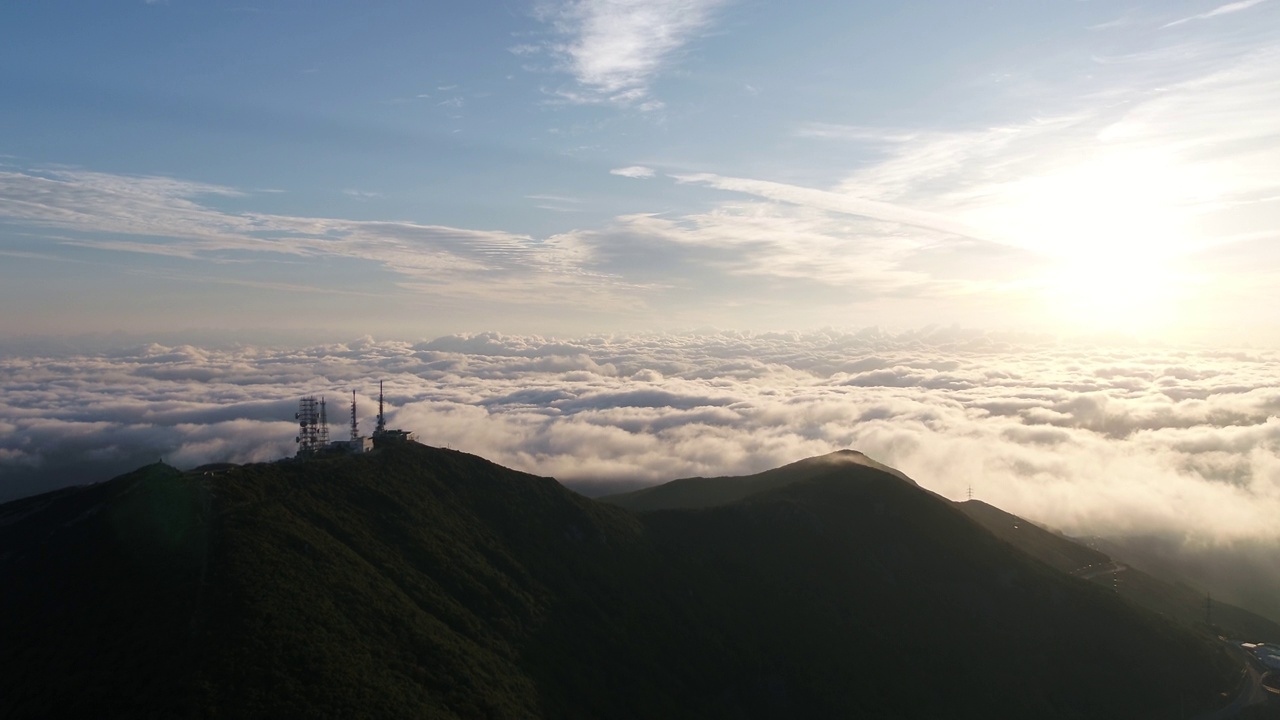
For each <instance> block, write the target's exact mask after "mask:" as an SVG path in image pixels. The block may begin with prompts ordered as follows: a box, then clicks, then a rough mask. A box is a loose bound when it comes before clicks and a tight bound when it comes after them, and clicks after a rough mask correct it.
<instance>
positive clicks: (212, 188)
mask: <svg viewBox="0 0 1280 720" xmlns="http://www.w3.org/2000/svg"><path fill="white" fill-rule="evenodd" d="M0 40H2V42H0V91H3V93H4V96H5V98H6V100H5V102H4V103H3V105H2V106H0V303H3V305H4V307H5V308H6V310H7V312H5V313H4V314H3V317H0V338H15V337H17V336H25V335H33V334H39V335H46V334H51V335H62V334H79V333H87V332H111V331H115V330H121V331H125V332H129V333H135V334H140V335H147V334H155V333H173V332H191V333H194V334H199V333H202V332H203V333H212V332H218V331H220V332H242V331H243V332H250V331H252V332H255V333H258V336H264V335H266V336H270V335H271V334H272V333H279V334H281V335H283V334H284V333H290V332H292V333H301V334H304V335H306V334H310V335H315V336H328V337H331V338H332V337H351V336H353V335H355V334H363V333H374V334H376V335H379V336H394V337H409V338H417V337H429V336H435V335H439V334H443V333H451V332H465V331H480V330H499V331H503V332H522V333H543V334H580V333H591V332H612V331H618V332H630V331H643V330H659V329H679V328H693V327H702V326H717V327H728V328H738V329H746V330H779V329H800V330H802V329H809V328H818V327H824V326H836V327H860V326H867V325H880V326H885V327H899V328H902V327H919V326H923V325H927V324H930V323H941V324H953V323H954V324H959V325H962V326H965V327H978V328H990V329H995V330H1002V329H1014V330H1036V331H1043V332H1050V333H1076V334H1079V333H1086V334H1087V333H1090V332H1104V333H1112V332H1119V333H1129V334H1140V335H1149V336H1154V337H1160V338H1164V337H1168V338H1183V337H1190V338H1218V337H1231V338H1233V339H1248V340H1262V339H1266V340H1268V341H1271V340H1280V333H1278V332H1277V331H1278V330H1280V326H1277V323H1276V322H1275V320H1274V308H1275V307H1276V303H1277V300H1280V297H1277V295H1280V292H1278V291H1277V289H1276V288H1278V287H1280V284H1278V283H1277V282H1276V281H1277V280H1278V279H1280V278H1277V277H1276V269H1277V268H1278V267H1280V264H1277V260H1280V243H1278V242H1277V240H1280V238H1277V237H1276V228H1277V227H1280V170H1277V169H1276V168H1280V135H1277V130H1276V129H1277V128H1280V2H1277V1H1275V0H1242V1H1239V2H1232V3H1222V2H1212V1H1211V2H1158V3H1157V2H1149V3H1140V2H1081V1H1076V0H1059V1H1057V2H994V3H993V2H983V3H977V2H967V1H966V2H946V3H943V2H897V3H834V2H833V3H825V2H824V3H808V4H805V5H803V6H797V5H795V4H792V3H777V2H763V1H760V0H752V1H747V0H739V1H736V2H735V1H732V0H718V1H711V0H652V1H650V2H629V1H615V2H604V1H601V0H577V1H573V2H564V1H562V2H514V1H513V2H505V3H456V4H453V3H449V4H446V3H422V2H384V3H377V4H376V6H370V4H368V3H353V2H258V3H250V4H244V5H232V4H229V3H215V2H204V1H196V0H168V1H167V2H142V1H141V0H139V1H137V2H96V3H88V2H57V1H48V2H32V1H20V2H11V3H6V4H5V5H4V6H3V8H0Z"/></svg>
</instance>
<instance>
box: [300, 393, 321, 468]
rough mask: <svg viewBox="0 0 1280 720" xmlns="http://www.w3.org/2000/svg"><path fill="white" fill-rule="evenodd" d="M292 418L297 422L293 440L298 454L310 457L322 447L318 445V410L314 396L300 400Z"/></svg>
mask: <svg viewBox="0 0 1280 720" xmlns="http://www.w3.org/2000/svg"><path fill="white" fill-rule="evenodd" d="M293 417H294V419H296V420H297V421H298V437H296V438H294V442H296V443H298V454H299V455H310V454H312V453H314V452H316V451H317V450H319V449H320V448H321V447H323V445H321V443H320V410H319V407H318V406H317V404H316V398H315V396H314V395H308V396H306V397H304V398H302V401H301V402H299V403H298V412H297V413H296V414H295V415H294V416H293Z"/></svg>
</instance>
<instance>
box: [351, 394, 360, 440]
mask: <svg viewBox="0 0 1280 720" xmlns="http://www.w3.org/2000/svg"><path fill="white" fill-rule="evenodd" d="M351 439H352V440H353V441H355V440H359V439H360V426H359V425H358V424H357V423H356V391H355V390H352V391H351Z"/></svg>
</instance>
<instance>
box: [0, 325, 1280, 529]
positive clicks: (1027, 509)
mask: <svg viewBox="0 0 1280 720" xmlns="http://www.w3.org/2000/svg"><path fill="white" fill-rule="evenodd" d="M0 376H3V377H4V378H5V381H4V386H5V390H6V392H5V395H4V400H3V404H0V498H12V497H16V496H20V495H25V494H30V493H33V492H37V491H39V490H43V489H51V488H52V487H54V486H57V485H64V484H70V483H76V482H86V481H93V480H100V479H104V478H105V477H106V476H109V475H110V474H113V473H117V472H122V471H124V470H128V469H131V468H132V467H133V466H136V465H138V464H141V463H144V462H153V461H154V460H156V459H157V458H158V457H160V456H163V457H164V459H165V460H166V461H168V462H171V463H173V464H176V465H179V466H185V467H191V466H195V465H198V464H201V463H205V462H217V461H231V462H248V461H261V460H270V459H273V458H277V457H282V456H285V455H288V454H291V453H292V451H293V436H294V434H295V429H294V426H293V422H292V417H293V412H294V411H295V409H296V403H297V398H298V397H299V396H301V395H303V394H309V393H318V394H324V395H327V396H328V397H329V398H330V399H331V400H332V401H333V402H334V403H335V404H336V406H337V407H338V408H343V409H345V408H344V403H345V400H344V397H345V396H346V394H347V393H349V392H350V390H351V389H355V390H357V391H358V393H359V398H360V400H359V402H360V409H361V416H362V424H363V427H364V428H365V430H366V431H367V430H368V429H370V428H371V427H372V415H373V414H374V413H375V412H376V403H375V402H374V398H373V397H371V393H373V391H374V390H375V388H376V382H377V380H378V379H385V380H386V382H387V392H388V396H389V399H390V401H391V410H390V412H389V421H390V423H391V424H392V426H399V427H405V428H408V429H413V430H416V431H418V432H419V433H420V434H421V436H422V438H423V440H424V441H425V442H427V443H428V444H432V445H438V446H449V447H453V448H457V449H461V450H465V451H468V452H473V453H477V454H480V455H483V456H485V457H488V458H490V459H492V460H494V461H496V462H499V463H502V464H504V465H508V466H511V467H515V468H518V469H522V470H527V471H530V472H535V473H539V474H544V475H552V476H555V477H557V478H559V479H561V480H562V481H565V482H567V483H569V484H571V485H572V484H578V485H579V486H583V487H585V486H591V487H593V488H594V489H597V490H598V489H600V488H602V487H608V486H612V487H617V488H629V487H634V486H635V484H637V483H650V482H659V481H665V480H670V479H673V478H676V477H683V476H692V475H720V474H740V473H750V472H755V471H759V470H764V469H767V468H770V467H775V466H777V465H781V464H783V463H787V462H791V461H794V460H797V459H800V458H803V457H807V456H812V455H817V454H820V453H825V452H830V451H832V450H835V449H839V448H855V449H859V450H862V451H864V452H866V453H868V454H869V455H871V456H872V457H874V458H876V459H877V460H880V461H882V462H885V463H888V464H890V465H893V466H895V467H898V468H900V469H902V470H903V471H904V472H906V473H908V474H909V475H911V476H912V477H914V478H915V479H916V480H917V481H919V482H920V483H921V484H922V485H924V486H925V487H928V488H930V489H932V490H935V491H936V492H939V493H941V494H943V495H945V496H948V497H952V498H960V497H963V496H964V495H965V493H966V492H967V489H968V488H969V487H970V486H972V488H973V490H974V493H975V496H976V497H978V498H981V499H984V500H987V501H989V502H991V503H993V504H995V505H998V506H1000V507H1004V508H1006V509H1008V510H1010V511H1012V512H1015V513H1019V514H1023V515H1026V516H1029V517H1031V518H1034V519H1038V520H1041V521H1044V522H1047V523H1050V524H1052V525H1055V526H1057V527H1060V528H1062V529H1064V530H1066V531H1068V532H1072V533H1080V534H1088V533H1098V534H1116V533H1138V532H1152V533H1162V534H1168V535H1174V536H1178V537H1184V536H1185V537H1187V538H1191V539H1193V540H1195V541H1214V542H1226V541H1231V540H1239V539H1252V540H1264V541H1273V540H1277V539H1280V526H1277V524H1276V523H1275V518H1276V517H1280V383H1278V381H1277V379H1276V378H1280V354H1277V353H1274V352H1260V351H1242V352H1227V351H1222V350H1214V349H1205V348H1200V349H1174V348H1168V347H1157V348H1152V347H1106V346H1085V345H1081V346H1067V345H1062V344H1059V343H1056V342H1052V341H1048V340H1045V339H1039V338H1034V337H1000V336H993V335H990V334H980V333H969V332H962V331H958V330H937V329H934V330H928V331H920V332H912V333H904V334H898V335H893V334H888V333H884V332H881V331H878V330H875V329H871V330H866V331H862V332H859V333H853V334H849V333H837V332H820V333H808V334H741V333H705V334H688V335H672V334H661V335H657V334H655V335H638V336H625V337H618V336H597V337H585V338H580V339H576V340H568V341H565V340H548V339H544V338H538V337H512V336H503V335H499V334H478V335H454V336H446V337H441V338H437V339H435V340H431V341H429V342H421V343H416V344H415V343H409V342H376V341H373V340H371V339H368V338H366V339H364V340H361V341H358V342H354V343H349V344H343V345H328V346H316V347H309V348H303V349H275V350H268V349H259V348H243V347H242V348H238V349H220V350H216V349H208V348H197V347H191V346H179V347H164V346H159V345H149V346H145V347H140V348H132V349H128V350H121V351H113V352H95V353H92V354H82V355H78V356H44V357H41V356H37V355H23V356H14V357H8V358H5V359H3V360H0ZM333 414H334V416H335V417H341V416H342V414H343V413H342V412H341V411H337V412H335V413H333ZM334 432H335V435H336V434H340V433H341V432H342V428H341V427H340V423H336V422H335V423H334Z"/></svg>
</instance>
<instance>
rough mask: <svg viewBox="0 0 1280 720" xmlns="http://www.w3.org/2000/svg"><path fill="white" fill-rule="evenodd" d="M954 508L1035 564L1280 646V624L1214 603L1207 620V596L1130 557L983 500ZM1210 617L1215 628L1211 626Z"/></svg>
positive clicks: (1182, 619)
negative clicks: (1138, 564)
mask: <svg viewBox="0 0 1280 720" xmlns="http://www.w3.org/2000/svg"><path fill="white" fill-rule="evenodd" d="M956 506H957V507H959V508H960V509H961V510H963V511H964V513H965V514H966V515H968V516H969V517H971V518H973V519H974V520H976V521H977V522H978V523H979V524H980V525H982V526H983V527H985V528H986V529H987V530H989V531H990V532H991V533H992V534H993V535H995V536H996V537H998V538H1000V539H1002V540H1004V541H1006V542H1008V543H1010V544H1011V545H1013V546H1014V547H1016V548H1018V549H1019V550H1022V551H1023V552H1025V553H1027V554H1028V555H1030V556H1032V557H1034V558H1036V559H1037V560H1040V561H1041V562H1044V563H1047V564H1048V565H1050V566H1052V567H1054V568H1057V569H1058V570H1061V571H1063V572H1067V573H1070V574H1072V575H1075V576H1077V577H1081V578H1085V579H1088V580H1092V581H1093V582H1095V583H1098V584H1099V585H1102V586H1104V587H1107V588H1110V589H1111V590H1112V591H1114V592H1116V593H1117V594H1119V595H1120V596H1121V597H1123V598H1125V599H1127V600H1130V601H1131V602H1134V603H1137V604H1138V605H1141V606H1142V607H1145V608H1147V609H1149V610H1152V611H1155V612H1157V613H1160V614H1162V615H1164V616H1166V617H1168V618H1170V619H1172V620H1175V621H1177V622H1179V623H1182V624H1185V625H1187V626H1189V627H1195V628H1197V629H1200V630H1202V631H1205V632H1211V633H1214V634H1223V635H1227V636H1229V637H1235V638H1243V639H1246V640H1253V641H1255V642H1260V641H1261V642H1280V625H1277V624H1276V623H1274V622H1272V621H1271V620H1269V619H1267V618H1265V617H1263V616H1261V615H1258V614H1256V613H1253V612H1250V611H1248V610H1245V609H1243V608H1239V607H1236V606H1234V605H1230V604H1228V603H1224V602H1221V601H1218V602H1215V603H1214V604H1213V611H1212V616H1211V618H1209V617H1206V612H1205V599H1206V598H1205V593H1204V592H1202V591H1196V590H1194V589H1192V588H1191V587H1189V586H1187V585H1183V584H1179V583H1175V582H1167V581H1165V580H1162V579H1160V578H1157V577H1154V576H1152V575H1150V574H1148V573H1145V572H1143V571H1141V570H1138V569H1137V568H1134V567H1132V566H1130V565H1129V564H1128V562H1127V558H1113V557H1112V556H1110V555H1107V554H1106V553H1103V552H1101V551H1099V550H1097V549H1094V548H1090V547H1087V546H1086V545H1084V544H1082V543H1081V542H1078V541H1075V540H1072V539H1070V538H1067V537H1064V536H1063V535H1061V534H1059V533H1056V532H1052V531H1050V530H1046V529H1044V528H1042V527H1040V526H1038V525H1036V524H1035V523H1032V522H1028V521H1027V520H1024V519H1023V518H1020V517H1018V516H1017V515H1013V514H1011V513H1007V512H1005V511H1003V510H1001V509H999V508H996V507H992V506H991V505H988V504H986V503H984V502H981V501H979V500H970V501H968V502H962V503H957V504H956ZM1210 619H1211V621H1212V627H1210V626H1209V624H1208V622H1209V621H1210Z"/></svg>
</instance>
